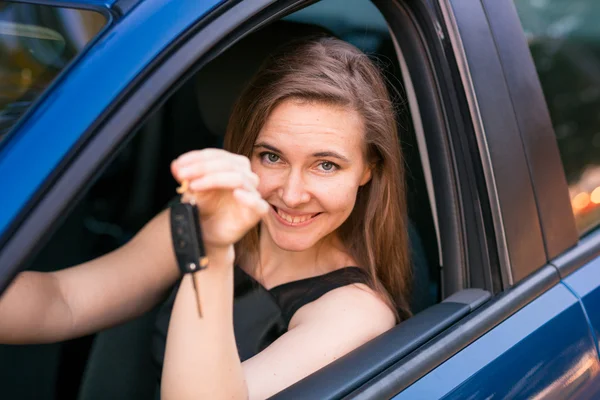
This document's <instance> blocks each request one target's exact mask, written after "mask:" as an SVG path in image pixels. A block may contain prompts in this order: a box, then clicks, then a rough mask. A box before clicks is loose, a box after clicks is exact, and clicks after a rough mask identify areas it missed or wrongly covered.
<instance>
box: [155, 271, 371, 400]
mask: <svg viewBox="0 0 600 400" xmlns="http://www.w3.org/2000/svg"><path fill="white" fill-rule="evenodd" d="M367 282H368V277H367V274H366V272H365V271H364V270H363V269H361V268H358V267H345V268H341V269H338V270H335V271H332V272H330V273H327V274H324V275H319V276H315V277H312V278H307V279H301V280H298V281H292V282H288V283H284V284H282V285H279V286H276V287H274V288H272V289H270V290H267V289H265V288H264V287H263V286H261V285H260V283H258V282H257V281H256V280H254V279H253V278H252V277H251V276H249V275H248V274H246V273H245V272H244V271H243V270H242V269H241V268H238V267H235V275H234V305H233V323H234V332H235V339H236V344H237V349H238V353H239V355H240V359H241V361H245V360H247V359H249V358H250V357H252V356H254V355H256V354H258V353H259V352H261V351H262V350H263V349H265V348H266V347H267V346H269V345H270V344H271V343H273V342H274V341H275V340H276V339H277V338H278V337H280V336H281V335H283V334H284V333H285V332H286V331H287V329H288V325H289V323H290V320H291V319H292V316H293V315H294V313H295V312H296V311H298V309H299V308H300V307H302V306H304V305H306V304H308V303H310V302H312V301H315V300H317V299H318V298H319V297H321V296H323V295H324V294H325V293H327V292H329V291H331V290H333V289H336V288H339V287H342V286H346V285H350V284H353V283H365V284H366V283H367ZM180 283H181V281H180ZM180 283H178V284H177V285H176V287H175V288H174V289H173V291H172V292H171V294H170V296H169V298H168V299H167V300H166V301H165V303H164V304H163V306H162V307H161V309H160V311H159V313H158V316H157V318H156V323H155V331H154V335H153V338H152V358H153V360H154V363H155V366H156V373H157V382H160V376H161V372H162V365H163V360H164V355H165V345H166V339H167V329H168V326H169V320H170V318H171V312H172V310H173V305H174V302H175V296H176V294H177V290H178V288H179V284H180ZM158 393H159V392H158V391H157V395H158ZM156 398H158V397H156Z"/></svg>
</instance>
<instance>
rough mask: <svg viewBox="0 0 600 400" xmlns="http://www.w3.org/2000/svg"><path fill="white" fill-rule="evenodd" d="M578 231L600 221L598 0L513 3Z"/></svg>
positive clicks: (599, 10)
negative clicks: (549, 120) (539, 86)
mask: <svg viewBox="0 0 600 400" xmlns="http://www.w3.org/2000/svg"><path fill="white" fill-rule="evenodd" d="M515 5H516V8H517V11H518V13H519V17H520V19H521V23H522V25H523V29H524V30H525V33H526V35H527V38H528V41H529V48H530V50H531V54H532V55H533V59H534V61H535V65H536V68H537V71H538V75H539V77H540V81H541V83H542V88H543V90H544V94H545V97H546V102H547V103H548V108H549V110H550V115H551V117H552V122H553V124H554V130H555V132H556V136H557V139H558V145H559V148H560V153H561V156H562V161H563V164H564V168H565V172H566V175H567V180H568V182H569V192H570V196H571V205H572V207H573V213H574V214H575V219H576V222H577V227H578V229H579V232H580V233H585V232H587V231H589V230H590V229H592V228H594V227H595V226H597V225H598V224H599V223H600V23H599V21H600V1H598V0H568V1H565V0H515Z"/></svg>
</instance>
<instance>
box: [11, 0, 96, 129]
mask: <svg viewBox="0 0 600 400" xmlns="http://www.w3.org/2000/svg"><path fill="white" fill-rule="evenodd" d="M105 23H106V18H105V17H104V16H103V15H101V14H99V13H97V12H94V11H88V10H76V9H70V8H61V7H51V6H41V5H34V4H19V3H13V2H7V1H0V140H2V138H3V137H4V136H5V134H6V133H7V132H8V131H9V130H10V128H11V127H12V126H13V125H14V124H15V123H16V122H17V120H18V119H19V118H20V117H21V116H22V115H23V113H24V112H25V111H26V110H27V109H28V108H29V107H30V106H31V104H33V102H34V101H35V99H37V98H38V97H39V96H40V94H42V93H43V92H44V90H45V89H46V88H47V87H48V85H49V84H50V83H51V82H52V81H53V80H54V78H56V76H57V75H58V74H59V73H60V71H61V70H62V69H63V68H65V66H66V65H67V64H68V63H69V62H70V61H71V60H72V59H73V58H74V57H75V56H76V55H77V54H78V53H79V52H81V50H82V49H83V47H84V46H85V45H86V44H87V43H88V42H89V41H90V40H91V39H92V38H93V37H94V36H95V35H96V34H97V33H98V32H99V31H100V29H102V27H103V26H104V24H105Z"/></svg>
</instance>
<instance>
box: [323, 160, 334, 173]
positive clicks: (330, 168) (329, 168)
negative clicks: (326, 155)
mask: <svg viewBox="0 0 600 400" xmlns="http://www.w3.org/2000/svg"><path fill="white" fill-rule="evenodd" d="M321 169H322V170H323V171H326V172H332V171H335V170H336V169H337V165H335V164H334V163H332V162H329V161H323V162H322V163H321Z"/></svg>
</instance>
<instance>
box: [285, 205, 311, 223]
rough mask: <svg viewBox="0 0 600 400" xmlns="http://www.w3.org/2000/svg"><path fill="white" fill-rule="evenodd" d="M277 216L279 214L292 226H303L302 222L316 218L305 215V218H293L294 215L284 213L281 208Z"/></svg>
mask: <svg viewBox="0 0 600 400" xmlns="http://www.w3.org/2000/svg"><path fill="white" fill-rule="evenodd" d="M277 214H279V216H280V217H281V218H283V219H284V220H286V221H287V222H289V223H290V224H301V223H302V222H306V221H308V220H309V219H311V218H313V217H314V215H303V216H300V217H298V216H292V215H289V214H286V213H284V212H283V211H281V210H280V209H279V208H278V209H277Z"/></svg>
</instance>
